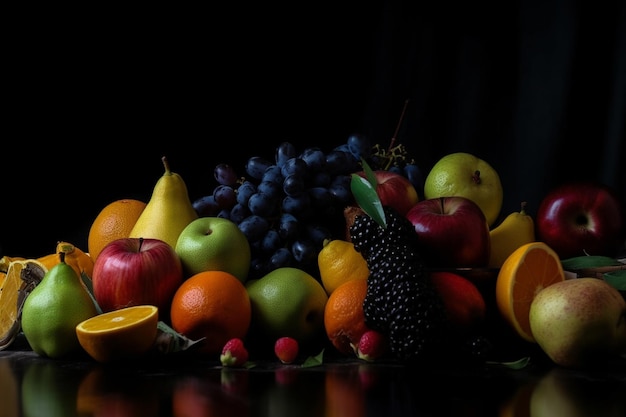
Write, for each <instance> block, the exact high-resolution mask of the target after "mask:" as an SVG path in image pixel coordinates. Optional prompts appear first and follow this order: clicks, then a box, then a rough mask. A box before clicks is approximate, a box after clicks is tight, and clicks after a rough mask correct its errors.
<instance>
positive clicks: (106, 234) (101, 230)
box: [87, 198, 146, 262]
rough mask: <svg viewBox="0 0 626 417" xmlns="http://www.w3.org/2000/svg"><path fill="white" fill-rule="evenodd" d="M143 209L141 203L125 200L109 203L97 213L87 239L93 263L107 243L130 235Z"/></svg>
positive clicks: (142, 203) (144, 204) (143, 204)
mask: <svg viewBox="0 0 626 417" xmlns="http://www.w3.org/2000/svg"><path fill="white" fill-rule="evenodd" d="M145 207H146V203H145V202H143V201H140V200H134V199H129V198H126V199H121V200H115V201H113V202H111V203H109V204H108V205H107V206H105V207H104V208H103V209H102V210H101V211H100V213H98V215H97V216H96V218H95V219H94V221H93V223H92V224H91V227H90V228H89V235H88V238H87V251H88V252H89V254H90V255H91V257H92V259H93V260H94V262H95V260H96V258H97V257H98V255H99V254H100V252H101V251H102V248H104V247H105V246H106V245H107V244H108V243H109V242H112V241H114V240H116V239H121V238H126V237H128V236H129V235H130V231H131V229H132V228H133V226H134V225H135V223H136V222H137V219H138V218H139V215H140V214H141V213H142V212H143V209H144V208H145Z"/></svg>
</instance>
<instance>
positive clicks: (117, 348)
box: [76, 305, 159, 362]
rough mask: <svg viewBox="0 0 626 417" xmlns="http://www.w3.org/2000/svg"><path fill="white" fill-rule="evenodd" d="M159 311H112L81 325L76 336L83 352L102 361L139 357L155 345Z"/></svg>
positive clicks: (142, 308) (147, 308)
mask: <svg viewBox="0 0 626 417" xmlns="http://www.w3.org/2000/svg"><path fill="white" fill-rule="evenodd" d="M158 312H159V309H158V308H157V307H156V306H153V305H138V306H132V307H126V308H121V309H119V310H114V311H109V312H107V313H102V314H99V315H97V316H94V317H91V318H89V319H87V320H84V321H82V322H80V323H78V324H77V325H76V335H77V336H78V341H79V343H80V345H81V346H82V347H83V349H85V351H86V352H87V353H88V354H89V356H91V357H92V358H94V359H95V360H97V361H98V362H111V361H114V360H122V359H130V358H135V357H139V356H141V355H142V354H144V353H146V352H147V351H148V350H149V349H150V348H151V347H152V345H153V344H154V341H155V339H156V336H157V326H158V320H159V314H158Z"/></svg>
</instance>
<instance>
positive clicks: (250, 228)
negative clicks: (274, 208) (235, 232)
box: [238, 214, 270, 242]
mask: <svg viewBox="0 0 626 417" xmlns="http://www.w3.org/2000/svg"><path fill="white" fill-rule="evenodd" d="M238 227H239V230H241V231H242V232H243V234H244V235H245V236H246V238H247V239H248V242H256V241H257V240H259V239H261V238H262V237H263V236H265V234H266V233H267V231H268V230H269V229H270V223H269V221H268V220H267V219H266V218H264V217H261V216H258V215H256V214H253V215H251V216H249V217H246V218H245V219H243V220H242V221H241V223H239V224H238Z"/></svg>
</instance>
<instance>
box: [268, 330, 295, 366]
mask: <svg viewBox="0 0 626 417" xmlns="http://www.w3.org/2000/svg"><path fill="white" fill-rule="evenodd" d="M298 349H299V346H298V341H297V340H296V339H294V338H292V337H287V336H285V337H281V338H279V339H278V340H276V343H275V344H274V353H275V354H276V357H277V358H278V359H280V361H281V362H282V363H292V362H293V361H295V360H296V357H297V356H298Z"/></svg>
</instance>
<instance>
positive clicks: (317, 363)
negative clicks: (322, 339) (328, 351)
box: [302, 349, 324, 368]
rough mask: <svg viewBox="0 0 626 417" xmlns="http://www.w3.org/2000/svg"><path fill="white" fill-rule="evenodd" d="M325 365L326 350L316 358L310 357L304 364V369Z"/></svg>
mask: <svg viewBox="0 0 626 417" xmlns="http://www.w3.org/2000/svg"><path fill="white" fill-rule="evenodd" d="M323 364H324V349H322V351H321V352H320V353H318V354H317V355H316V356H309V357H308V358H306V360H305V361H304V363H303V364H302V368H310V367H313V366H320V365H323Z"/></svg>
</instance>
